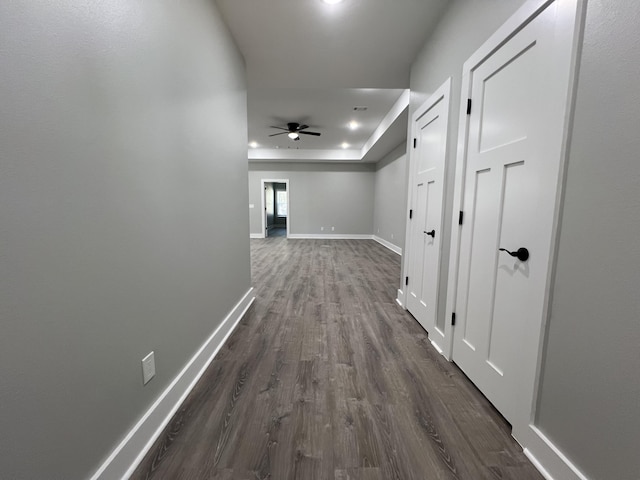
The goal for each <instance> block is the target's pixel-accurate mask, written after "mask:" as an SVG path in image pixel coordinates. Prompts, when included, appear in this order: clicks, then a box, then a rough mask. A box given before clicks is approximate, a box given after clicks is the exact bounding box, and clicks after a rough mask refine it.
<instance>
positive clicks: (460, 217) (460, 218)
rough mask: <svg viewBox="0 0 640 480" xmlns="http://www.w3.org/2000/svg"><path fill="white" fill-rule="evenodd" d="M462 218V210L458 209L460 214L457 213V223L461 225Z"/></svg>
mask: <svg viewBox="0 0 640 480" xmlns="http://www.w3.org/2000/svg"><path fill="white" fill-rule="evenodd" d="M463 218H464V212H463V211H462V210H460V215H458V225H462V219H463Z"/></svg>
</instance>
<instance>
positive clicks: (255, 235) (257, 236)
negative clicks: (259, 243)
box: [249, 233, 264, 238]
mask: <svg viewBox="0 0 640 480" xmlns="http://www.w3.org/2000/svg"><path fill="white" fill-rule="evenodd" d="M249 238H264V234H263V233H250V234H249Z"/></svg>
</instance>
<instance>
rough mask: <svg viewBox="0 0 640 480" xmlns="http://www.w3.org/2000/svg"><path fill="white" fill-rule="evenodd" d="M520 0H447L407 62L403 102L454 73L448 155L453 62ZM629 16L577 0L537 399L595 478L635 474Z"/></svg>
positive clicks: (637, 105)
mask: <svg viewBox="0 0 640 480" xmlns="http://www.w3.org/2000/svg"><path fill="white" fill-rule="evenodd" d="M522 3H524V2H523V1H521V0H518V1H514V2H507V1H499V0H491V1H483V2H468V1H464V0H457V1H454V2H452V3H451V6H450V8H449V10H448V11H447V13H446V14H445V16H444V17H443V19H442V21H441V23H440V24H439V26H438V28H437V29H436V31H435V33H434V34H433V35H432V37H431V38H430V39H429V40H428V41H427V43H426V45H425V47H424V49H423V51H422V53H421V54H420V55H419V56H418V58H417V59H416V62H415V63H414V65H413V68H412V75H411V90H412V100H411V106H410V109H411V112H413V111H415V109H416V108H417V107H418V106H419V105H420V104H421V103H422V102H423V101H424V100H425V99H426V98H428V96H429V95H430V94H431V93H432V92H433V91H434V90H435V89H436V88H437V87H438V86H439V85H440V84H442V82H444V80H445V79H446V78H447V77H448V76H452V77H453V88H452V112H453V118H454V122H453V123H452V125H451V127H452V128H451V137H450V142H449V147H450V154H449V161H450V162H451V164H453V162H455V153H456V150H455V146H456V142H457V127H458V125H457V122H456V121H455V119H456V118H457V114H458V110H459V103H460V97H459V92H460V88H461V71H462V64H463V62H464V61H465V60H466V59H467V58H468V57H469V56H470V55H471V54H472V53H473V52H474V51H475V50H476V49H477V48H478V47H479V46H480V45H481V44H482V43H483V42H484V41H485V40H486V39H487V38H488V37H489V35H491V34H492V33H493V32H494V31H495V30H496V29H497V28H498V27H499V26H500V25H501V24H502V23H504V21H505V20H506V19H507V18H508V17H509V16H510V15H511V14H512V13H513V12H515V11H516V10H517V8H519V7H520V6H521V5H522ZM638 24H640V5H639V4H638V3H637V2H636V1H634V0H619V1H617V2H604V1H603V0H590V1H589V3H588V15H587V24H586V32H585V45H584V51H583V54H582V60H581V70H580V76H579V84H578V92H577V105H576V112H575V124H574V129H573V137H572V141H571V153H570V159H569V162H568V171H567V184H566V190H565V203H564V209H563V218H562V221H561V226H560V228H561V233H560V243H559V251H558V258H557V270H556V278H555V286H554V290H553V292H552V295H553V297H552V306H551V307H552V310H551V318H550V321H549V327H548V331H547V339H546V347H545V348H546V352H545V357H544V370H543V377H542V380H541V394H540V399H539V403H538V417H537V424H538V425H539V427H540V428H541V430H542V431H543V432H544V433H545V434H546V435H548V436H549V437H550V438H551V440H552V441H553V442H554V443H555V444H556V445H557V446H558V447H559V448H560V449H561V450H562V451H563V452H564V453H565V454H566V455H567V456H568V457H569V459H570V460H571V461H573V462H574V463H575V464H576V465H577V467H578V468H580V469H581V470H582V471H583V473H585V474H586V475H587V476H588V477H589V478H592V479H594V480H595V479H598V480H609V479H614V478H615V479H616V480H637V479H638V478H640V457H639V456H638V454H637V452H638V445H640V414H639V412H640V375H639V374H638V372H639V371H640V354H639V353H638V352H639V347H638V346H639V345H640V322H639V321H638V319H639V318H640V302H639V300H638V294H637V290H638V285H639V284H640V269H639V268H638V265H640V250H639V249H638V248H637V241H636V239H637V238H639V237H640V200H639V199H640V166H639V165H640V163H638V151H640V140H639V136H638V123H639V118H638V117H639V114H638V112H640V93H639V91H638V88H637V79H638V78H640V67H639V65H640V39H639V37H638V34H637V25H638ZM452 174H453V169H449V170H448V172H447V175H448V183H449V185H452V184H453V179H452ZM452 193H453V192H452V191H451V190H449V191H448V192H447V201H446V211H447V215H446V216H445V219H446V220H447V221H448V222H450V221H451V218H452V215H451V201H452V198H451V196H452ZM449 230H450V225H447V228H446V229H445V231H449ZM598 232H599V233H598ZM445 245H448V242H445ZM445 255H446V256H448V251H447V252H445ZM443 265H444V268H445V269H446V268H447V265H448V263H447V262H444V263H443ZM442 273H444V275H443V278H444V279H446V271H443V272H442ZM442 285H446V283H442ZM444 298H445V297H444V296H442V297H441V304H442V302H444Z"/></svg>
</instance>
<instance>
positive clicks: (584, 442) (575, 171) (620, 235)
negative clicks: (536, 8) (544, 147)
mask: <svg viewBox="0 0 640 480" xmlns="http://www.w3.org/2000/svg"><path fill="white" fill-rule="evenodd" d="M638 25H640V4H639V3H638V2H637V1H635V0H617V1H616V2H609V1H604V0H591V1H590V2H589V4H588V10H587V21H586V30H585V39H584V49H583V54H582V60H581V67H580V77H579V84H578V91H577V98H576V110H575V123H574V129H573V138H572V141H571V153H570V158H569V164H568V172H567V183H566V190H565V203H564V212H563V220H562V223H561V233H560V243H559V251H558V262H557V270H556V280H555V288H554V290H553V302H552V312H551V319H550V322H549V327H548V328H549V329H548V341H547V352H546V365H545V368H544V375H543V380H542V388H541V398H540V403H539V410H538V424H539V425H540V428H541V430H542V431H543V432H545V433H546V434H547V435H548V436H549V437H550V438H551V439H552V441H553V442H554V443H556V444H557V445H558V446H559V447H560V448H561V449H562V450H563V451H564V452H565V453H566V454H567V456H568V457H569V458H571V459H572V460H573V461H574V462H575V463H576V464H577V465H578V467H579V468H581V469H582V470H583V472H584V473H585V474H586V475H587V476H588V477H589V478H592V479H594V480H595V479H599V480H608V479H616V480H638V479H639V478H640V455H638V452H639V451H640V297H639V296H638V286H639V285H640V248H638V238H640V163H639V161H638V152H640V136H639V134H638V125H639V124H640V91H639V90H638V78H640V36H639V35H638Z"/></svg>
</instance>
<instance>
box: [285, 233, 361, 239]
mask: <svg viewBox="0 0 640 480" xmlns="http://www.w3.org/2000/svg"><path fill="white" fill-rule="evenodd" d="M289 238H293V239H307V240H371V239H372V238H373V235H357V234H342V233H290V234H289Z"/></svg>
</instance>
